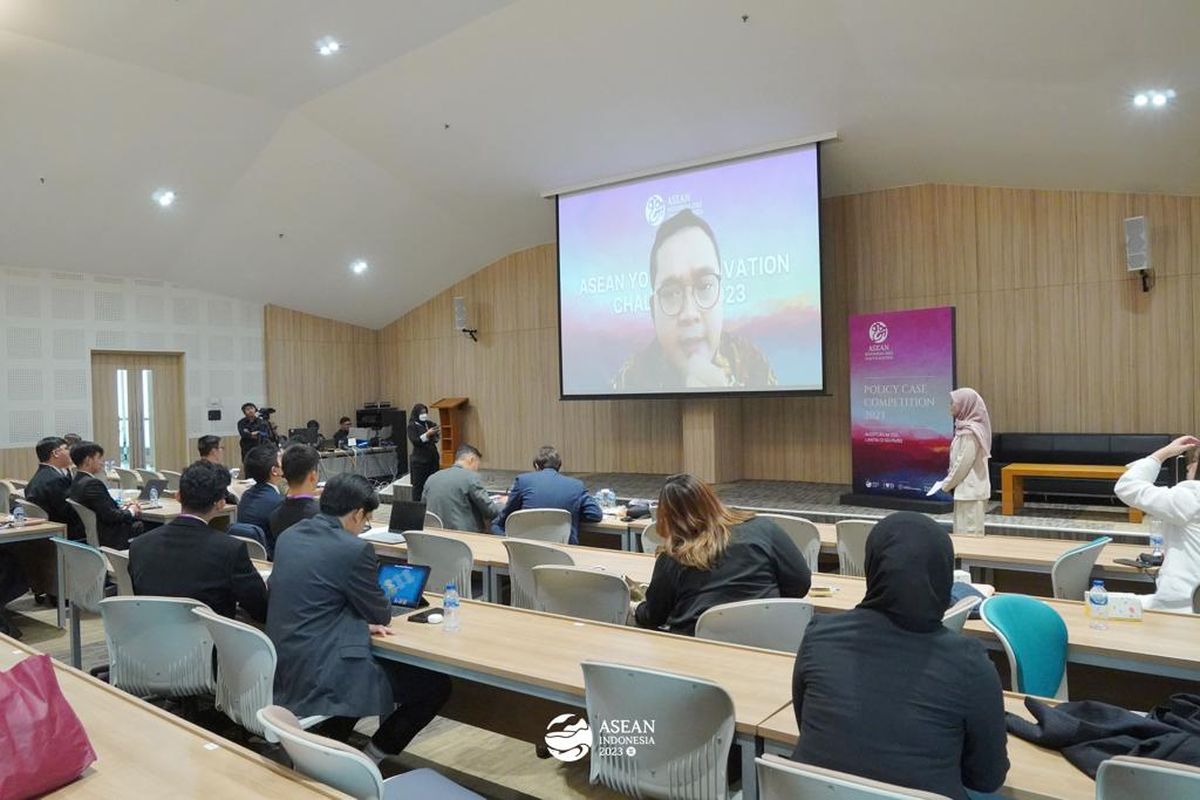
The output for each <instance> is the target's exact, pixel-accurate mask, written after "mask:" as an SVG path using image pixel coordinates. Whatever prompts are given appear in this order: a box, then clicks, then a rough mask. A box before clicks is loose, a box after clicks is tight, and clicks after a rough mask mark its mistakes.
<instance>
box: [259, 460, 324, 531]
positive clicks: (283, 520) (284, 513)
mask: <svg viewBox="0 0 1200 800" xmlns="http://www.w3.org/2000/svg"><path fill="white" fill-rule="evenodd" d="M281 463H282V464H283V479H284V480H285V481H287V496H286V497H285V498H284V499H283V502H282V503H280V504H279V505H278V506H276V507H275V510H274V511H272V512H271V519H270V522H271V529H270V530H269V531H267V542H268V543H269V544H268V545H267V549H268V550H271V551H272V552H273V551H274V549H275V543H276V542H277V541H279V534H281V533H283V532H284V531H285V530H287V529H288V528H290V527H291V526H292V525H295V524H296V523H297V522H299V521H300V520H303V519H308V518H309V517H315V516H316V515H317V514H318V513H319V512H320V510H321V506H320V504H319V503H317V465H318V464H320V463H321V454H320V453H318V452H317V448H315V447H312V446H311V445H307V444H294V445H292V446H291V447H289V448H288V449H287V450H284V451H283V458H282V459H281Z"/></svg>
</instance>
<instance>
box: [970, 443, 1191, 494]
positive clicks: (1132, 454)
mask: <svg viewBox="0 0 1200 800" xmlns="http://www.w3.org/2000/svg"><path fill="white" fill-rule="evenodd" d="M1174 438H1175V437H1174V436H1173V435H1171V434H1167V433H997V434H995V435H993V436H992V458H991V461H990V462H989V470H990V472H991V479H992V496H993V497H996V498H998V497H1000V488H1001V484H1000V470H1001V468H1002V467H1004V465H1006V464H1128V463H1129V462H1130V461H1136V460H1137V459H1139V458H1142V457H1143V456H1148V455H1150V454H1151V453H1153V452H1154V451H1155V450H1157V449H1159V448H1160V447H1162V446H1163V445H1166V444H1169V443H1170V442H1171V440H1172V439H1174ZM1180 475H1182V468H1180ZM1175 480H1176V464H1175V460H1171V461H1168V462H1167V463H1165V464H1163V467H1162V469H1161V470H1160V471H1159V475H1158V481H1157V483H1158V484H1159V485H1162V486H1173V485H1175ZM1115 483H1116V482H1115V481H1101V480H1083V479H1078V478H1071V479H1061V478H1026V479H1025V497H1026V499H1027V500H1028V499H1038V500H1042V501H1047V502H1053V501H1060V502H1081V501H1086V502H1095V501H1100V502H1110V503H1114V504H1115V503H1117V502H1118V501H1117V499H1116V496H1115V494H1114V493H1113V486H1114V484H1115Z"/></svg>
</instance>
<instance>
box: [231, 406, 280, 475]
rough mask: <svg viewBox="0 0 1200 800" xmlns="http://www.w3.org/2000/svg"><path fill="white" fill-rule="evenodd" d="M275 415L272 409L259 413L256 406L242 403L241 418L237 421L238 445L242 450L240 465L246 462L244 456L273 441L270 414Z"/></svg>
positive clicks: (265, 409)
mask: <svg viewBox="0 0 1200 800" xmlns="http://www.w3.org/2000/svg"><path fill="white" fill-rule="evenodd" d="M273 413H275V409H273V408H264V409H262V411H259V409H258V406H256V405H254V403H242V418H241V419H239V420H238V424H237V431H238V436H239V437H240V440H239V441H238V445H239V446H240V447H241V448H242V463H243V464H245V462H246V455H247V454H248V453H249V452H250V451H251V450H253V449H254V448H255V447H257V446H258V445H260V444H266V443H267V442H273V441H275V436H274V432H273V431H272V429H271V428H272V426H271V414H273Z"/></svg>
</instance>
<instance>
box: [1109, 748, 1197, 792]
mask: <svg viewBox="0 0 1200 800" xmlns="http://www.w3.org/2000/svg"><path fill="white" fill-rule="evenodd" d="M1197 797H1200V768H1197V767H1193V766H1191V765H1190V764H1177V763H1175V762H1172V761H1161V760H1159V759H1155V758H1138V757H1136V756H1116V757H1115V758H1110V759H1108V760H1107V761H1102V762H1100V770H1099V771H1098V772H1097V773H1096V800H1184V798H1197Z"/></svg>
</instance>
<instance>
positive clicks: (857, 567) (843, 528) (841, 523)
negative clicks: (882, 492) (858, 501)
mask: <svg viewBox="0 0 1200 800" xmlns="http://www.w3.org/2000/svg"><path fill="white" fill-rule="evenodd" d="M835 527H836V528H837V554H838V572H839V573H840V574H842V575H854V576H857V577H859V578H861V577H863V576H865V575H866V574H867V537H868V536H870V535H871V529H872V528H874V527H875V522H874V521H873V520H869V519H842V520H838V522H837V524H836V525H835Z"/></svg>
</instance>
